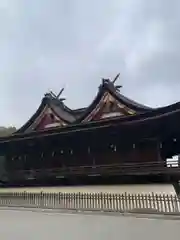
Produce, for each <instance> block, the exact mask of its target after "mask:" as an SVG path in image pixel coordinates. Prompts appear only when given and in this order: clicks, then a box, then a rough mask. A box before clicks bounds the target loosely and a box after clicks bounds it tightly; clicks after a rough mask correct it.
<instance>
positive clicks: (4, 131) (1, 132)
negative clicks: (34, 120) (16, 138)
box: [0, 127, 16, 137]
mask: <svg viewBox="0 0 180 240" xmlns="http://www.w3.org/2000/svg"><path fill="white" fill-rule="evenodd" d="M15 131H16V128H15V127H0V137H5V136H9V135H11V134H12V133H14V132H15Z"/></svg>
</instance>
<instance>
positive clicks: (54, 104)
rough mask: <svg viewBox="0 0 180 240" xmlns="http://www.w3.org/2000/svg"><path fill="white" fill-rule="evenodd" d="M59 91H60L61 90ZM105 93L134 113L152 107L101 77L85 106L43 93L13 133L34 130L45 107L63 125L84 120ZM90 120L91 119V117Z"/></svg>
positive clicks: (99, 102)
mask: <svg viewBox="0 0 180 240" xmlns="http://www.w3.org/2000/svg"><path fill="white" fill-rule="evenodd" d="M60 93H62V90H61V92H60ZM106 94H109V95H111V96H112V97H113V98H114V99H115V100H116V102H118V103H119V104H121V105H124V106H125V107H127V108H129V109H131V110H132V111H133V112H134V113H135V114H136V113H138V114H139V113H145V112H149V111H151V110H152V108H150V107H147V106H144V105H142V104H139V103H137V102H135V101H133V100H131V99H129V98H127V97H125V96H124V95H122V94H121V93H120V91H119V86H115V84H114V82H113V81H110V80H109V79H103V80H102V83H101V85H100V86H99V90H98V93H97V95H96V97H95V99H94V100H93V101H92V103H91V104H90V105H89V106H88V107H86V108H79V109H74V110H72V109H70V108H68V107H67V106H66V105H65V104H64V102H63V100H64V99H61V98H59V96H60V94H58V96H56V95H55V94H53V93H52V92H50V93H48V94H45V96H44V97H43V99H42V102H41V104H40V106H39V108H38V109H37V111H36V112H35V113H34V115H33V116H32V117H31V118H30V119H29V120H28V121H27V123H25V124H24V125H23V126H22V127H21V128H20V129H19V130H18V131H16V132H15V133H14V134H19V133H25V132H30V131H35V130H36V128H35V126H36V125H37V123H38V122H39V121H40V119H41V117H42V116H43V114H44V112H45V111H46V110H47V109H50V110H51V111H52V112H53V114H54V115H55V116H56V117H57V118H58V119H59V120H61V121H63V126H64V125H69V124H78V123H81V122H84V121H85V120H86V119H87V117H88V116H89V115H91V114H93V112H94V111H95V110H96V109H97V107H98V106H100V104H101V102H102V99H103V97H104V96H105V95H106ZM87 121H88V120H87ZM90 121H93V118H92V119H91V120H90Z"/></svg>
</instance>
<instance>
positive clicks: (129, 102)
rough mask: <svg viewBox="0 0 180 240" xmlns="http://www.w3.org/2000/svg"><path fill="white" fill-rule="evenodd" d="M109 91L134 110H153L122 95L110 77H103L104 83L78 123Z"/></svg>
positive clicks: (78, 120)
mask: <svg viewBox="0 0 180 240" xmlns="http://www.w3.org/2000/svg"><path fill="white" fill-rule="evenodd" d="M106 92H108V93H110V94H111V95H112V96H113V97H114V98H115V99H116V100H117V101H118V102H121V103H123V104H124V105H126V106H127V107H129V108H131V109H132V110H135V111H138V112H147V111H151V110H152V109H153V108H151V107H148V106H145V105H142V104H140V103H137V102H135V101H133V100H131V99H129V98H127V97H125V96H124V95H122V94H121V93H120V92H119V91H118V90H117V87H116V86H115V85H114V84H113V82H111V81H110V80H109V79H103V81H102V84H101V85H100V86H99V91H98V93H97V95H96V97H95V98H94V100H93V101H92V103H91V104H90V105H89V107H87V108H86V109H85V111H84V113H83V114H82V115H81V117H80V118H78V119H77V121H76V122H77V123H79V122H82V121H83V120H84V119H85V118H87V117H88V115H90V114H91V112H92V111H93V110H94V109H95V108H96V106H97V105H98V103H99V102H100V100H101V98H102V97H103V95H104V94H105V93H106Z"/></svg>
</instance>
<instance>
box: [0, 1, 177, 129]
mask: <svg viewBox="0 0 180 240" xmlns="http://www.w3.org/2000/svg"><path fill="white" fill-rule="evenodd" d="M179 11H180V1H178V0H171V1H170V0H151V1H146V0H111V1H109V0H98V1H97V0H96V1H95V0H89V1H87V0H38V1H37V0H1V1H0V28H1V31H0V79H1V80H0V96H1V100H0V109H1V118H0V125H4V126H9V125H15V126H17V127H20V126H21V125H22V124H24V123H25V122H26V121H27V120H28V119H29V117H30V116H31V115H32V114H33V113H34V111H35V110H36V109H37V107H38V106H39V104H40V101H41V98H42V97H43V95H44V93H45V92H47V91H48V90H49V89H52V90H53V91H55V92H58V91H59V90H60V89H61V87H63V86H65V91H64V93H63V94H64V96H65V97H66V99H67V100H66V102H65V103H66V104H67V105H68V106H69V107H72V108H76V107H83V106H86V105H88V104H90V102H91V101H92V99H93V98H94V96H95V94H96V92H97V89H98V86H99V84H100V81H101V78H102V77H104V78H108V77H111V78H113V77H114V76H115V75H116V74H117V73H118V72H121V79H120V80H119V83H120V84H122V85H123V89H122V92H123V93H124V94H125V95H127V96H129V97H130V98H132V99H134V100H137V101H139V102H140V103H143V104H147V105H150V106H153V107H154V106H162V105H167V104H170V103H173V102H176V101H180V94H179V90H180V80H179V79H180V67H179V63H180V14H179Z"/></svg>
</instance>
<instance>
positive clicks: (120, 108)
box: [84, 92, 136, 121]
mask: <svg viewBox="0 0 180 240" xmlns="http://www.w3.org/2000/svg"><path fill="white" fill-rule="evenodd" d="M133 114H136V112H135V111H134V110H132V109H130V108H128V107H127V106H125V105H123V104H122V103H120V102H119V101H118V100H116V99H115V98H114V97H113V96H112V95H111V94H110V93H108V92H106V93H105V94H104V95H103V97H102V98H101V100H100V102H99V103H98V104H97V106H96V107H95V109H94V110H93V111H92V112H91V113H90V114H89V116H88V117H87V118H86V119H85V120H84V121H97V120H101V119H105V118H112V117H117V116H128V115H133Z"/></svg>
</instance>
